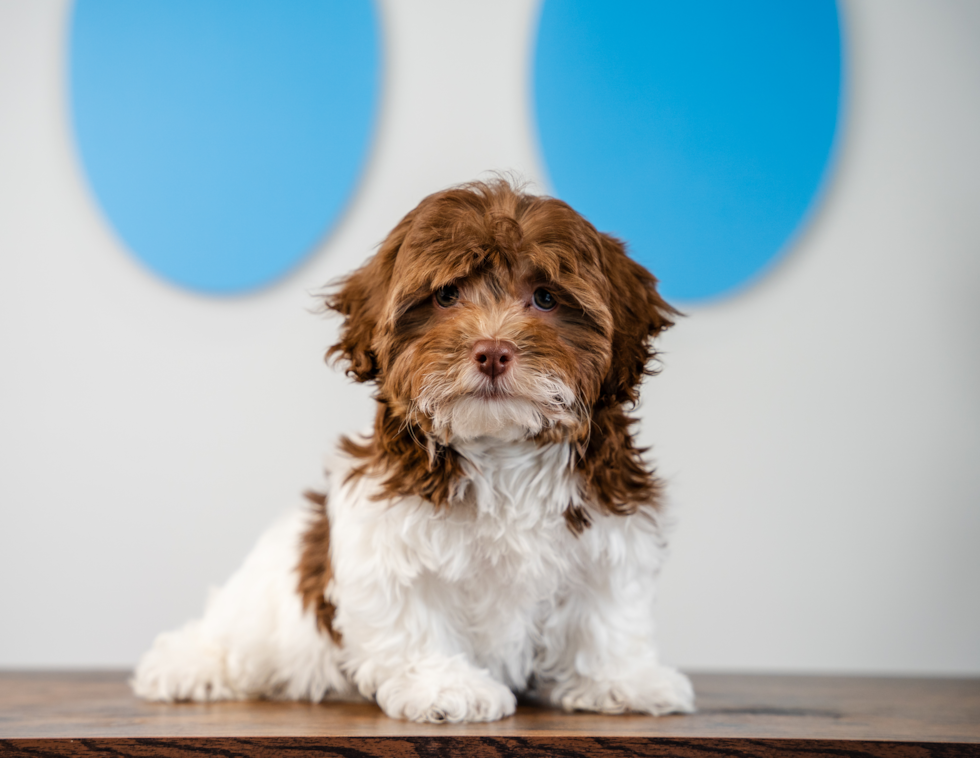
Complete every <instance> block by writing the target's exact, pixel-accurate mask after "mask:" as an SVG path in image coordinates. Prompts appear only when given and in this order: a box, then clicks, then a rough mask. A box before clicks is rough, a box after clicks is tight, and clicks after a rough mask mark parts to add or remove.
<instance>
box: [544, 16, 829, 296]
mask: <svg viewBox="0 0 980 758" xmlns="http://www.w3.org/2000/svg"><path fill="white" fill-rule="evenodd" d="M840 61H841V56H840V30H839V21H838V14H837V8H836V6H835V4H834V3H833V2H832V1H831V0H794V1H793V2H785V0H742V2H730V0H696V1H695V0H691V1H690V2H663V1H661V2H655V1H654V0H615V1H612V2H606V3H593V2H589V1H588V0H560V2H555V1H554V0H546V1H545V3H544V6H543V9H542V15H541V22H540V28H539V32H538V40H537V49H536V54H535V69H534V103H535V111H536V115H537V121H538V129H539V138H540V143H541V149H542V152H543V155H544V159H545V163H546V165H547V167H548V171H549V173H550V175H551V180H552V184H553V187H554V189H555V191H556V193H557V194H558V195H559V196H560V197H562V198H563V199H565V200H567V201H568V202H569V203H570V204H571V205H572V206H574V207H575V208H576V209H578V210H580V211H581V212H582V213H583V214H585V215H586V216H587V217H588V218H589V219H590V220H591V221H592V222H593V223H594V224H595V225H596V226H597V227H598V228H599V229H602V230H603V231H608V232H612V233H613V234H616V235H618V236H621V237H623V238H624V239H626V240H628V241H629V243H630V246H631V250H632V253H633V255H634V256H635V257H636V258H637V259H638V260H639V261H641V262H642V263H644V264H645V265H647V266H649V267H650V268H651V270H653V271H654V273H655V274H656V275H657V276H658V277H659V278H660V279H661V281H662V287H663V292H664V294H665V295H666V296H667V297H669V298H673V299H677V300H687V301H695V300H702V299H705V298H712V297H718V296H720V295H723V294H727V293H731V292H732V291H734V290H736V289H738V288H740V287H742V286H744V285H745V284H746V283H748V282H750V281H752V280H754V279H755V278H756V277H757V276H759V275H760V273H761V272H762V271H764V270H765V269H767V268H768V267H769V265H770V264H771V263H772V261H773V260H774V259H775V258H776V257H777V256H778V255H779V253H780V252H781V250H783V249H784V248H785V247H786V243H787V240H789V239H790V238H791V237H792V236H793V234H794V232H795V230H797V228H798V227H799V226H800V223H801V220H802V219H803V218H804V217H805V216H806V214H807V209H808V208H809V207H810V205H811V202H812V200H813V198H814V196H815V194H816V193H817V192H818V189H819V187H820V186H821V183H822V180H823V177H824V176H825V173H826V167H827V165H828V161H829V158H830V155H831V151H832V146H833V142H834V135H835V131H836V128H837V121H838V108H839V101H840V89H841V62H840Z"/></svg>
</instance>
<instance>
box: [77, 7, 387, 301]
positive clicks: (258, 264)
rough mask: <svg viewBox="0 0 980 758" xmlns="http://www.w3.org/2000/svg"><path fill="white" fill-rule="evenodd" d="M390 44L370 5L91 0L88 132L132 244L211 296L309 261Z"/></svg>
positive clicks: (358, 152) (111, 211)
mask: <svg viewBox="0 0 980 758" xmlns="http://www.w3.org/2000/svg"><path fill="white" fill-rule="evenodd" d="M378 40H379V34H378V25H377V21H376V19H375V13H374V6H373V4H372V3H370V2H369V1H368V0H360V1H359V2H355V1H354V0H350V1H349V2H343V3H325V2H315V1H307V2H299V1H294V2H288V3H276V2H272V1H271V0H251V1H247V0H209V2H199V1H197V0H140V1H139V2H132V0H79V1H78V3H77V4H76V5H75V9H74V12H73V14H72V18H71V26H70V40H69V44H70V49H69V65H70V69H69V81H70V98H71V113H72V118H73V124H74V130H75V136H76V140H77V144H78V149H79V152H80V155H81V159H82V164H83V166H84V169H85V172H86V174H87V176H88V179H89V182H90V184H91V187H92V190H93V191H94V194H95V195H96V197H97V198H98V201H99V204H100V205H101V207H102V209H103V211H104V212H105V214H106V215H107V216H108V218H109V219H110V221H111V223H112V225H113V226H114V228H115V229H116V231H117V232H118V234H119V236H120V237H121V238H122V239H123V241H124V242H125V244H126V245H127V247H129V249H130V250H131V251H132V252H133V253H134V254H135V255H136V256H138V257H139V258H140V259H141V260H142V261H143V262H144V263H145V264H146V265H147V266H149V267H150V268H151V269H152V270H153V271H155V272H157V273H158V274H160V275H161V276H163V277H165V278H166V279H168V280H170V281H171V282H173V283H176V284H179V285H182V286H185V287H189V288H191V289H195V290H198V291H202V292H207V293H221V294H230V293H240V292H244V291H248V290H253V289H255V288H258V287H262V286H264V285H267V284H269V283H271V282H273V281H275V280H276V279H277V278H279V277H281V276H282V275H283V274H285V273H286V272H287V271H289V270H290V269H292V268H293V267H294V266H295V265H297V263H298V262H299V261H301V260H302V259H303V258H304V257H306V256H307V255H308V254H309V253H310V252H311V251H312V250H313V248H314V246H315V245H316V243H317V242H318V241H319V240H320V239H321V238H322V236H323V235H324V234H325V233H326V231H327V229H328V228H329V227H330V226H331V224H332V223H333V222H334V221H335V220H336V219H337V217H338V215H339V214H340V212H341V211H342V209H343V207H344V206H345V204H346V201H347V198H348V197H349V196H350V194H351V191H352V189H353V187H354V184H355V181H356V179H357V177H358V175H359V173H360V169H361V166H362V164H363V163H364V159H365V156H366V153H367V149H368V145H369V140H370V137H371V133H372V125H373V121H374V114H375V110H376V101H377V99H378V89H379V68H380V67H379V41H378Z"/></svg>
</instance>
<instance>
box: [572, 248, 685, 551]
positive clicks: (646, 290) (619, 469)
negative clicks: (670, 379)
mask: <svg viewBox="0 0 980 758" xmlns="http://www.w3.org/2000/svg"><path fill="white" fill-rule="evenodd" d="M600 244H601V245H602V261H603V266H604V268H605V274H606V277H607V279H608V281H609V285H610V303H609V309H610V312H611V315H612V321H613V338H612V361H611V363H610V366H609V370H608V371H607V372H606V376H605V379H604V380H603V382H602V387H601V389H600V395H599V399H598V400H597V402H596V403H595V406H594V407H593V409H592V419H591V424H590V433H589V437H588V440H587V441H586V442H585V446H584V449H582V450H581V451H580V452H579V456H578V463H577V468H578V471H579V474H580V475H581V477H582V483H583V485H584V489H585V491H586V494H587V497H588V498H589V500H591V501H592V502H593V503H595V504H596V505H597V506H598V507H599V508H600V509H601V510H603V511H604V512H606V513H611V514H618V515H627V514H630V513H635V512H636V510H637V509H638V508H639V507H641V506H644V505H647V506H653V507H656V506H657V504H658V502H659V500H660V483H659V481H658V480H657V478H656V476H654V473H653V471H652V470H651V469H650V468H649V466H648V465H647V463H646V461H645V460H644V459H643V452H644V451H643V450H641V449H640V448H637V447H636V445H635V444H634V442H633V434H632V431H631V429H630V427H631V426H632V425H633V423H634V420H633V419H632V418H630V417H629V416H628V415H627V414H626V409H625V408H624V406H625V405H626V404H627V403H635V402H636V399H637V396H638V393H639V384H640V380H641V379H642V378H643V376H644V375H645V374H651V373H655V372H654V371H653V370H651V368H650V365H649V364H650V361H651V360H652V359H653V358H654V356H655V351H654V349H653V345H652V342H653V339H654V338H655V337H656V336H657V335H658V334H659V333H660V332H662V331H664V330H665V329H667V328H668V327H670V326H672V325H673V323H674V317H676V316H679V315H681V314H680V313H679V311H677V310H675V309H674V308H672V307H671V306H670V305H668V304H667V303H666V301H664V299H663V298H662V297H660V295H659V293H658V292H657V280H656V278H655V277H654V276H653V275H652V274H651V273H650V272H649V271H647V270H646V269H645V268H643V266H641V265H640V264H639V263H637V262H636V261H634V260H633V259H631V258H630V257H629V256H627V254H626V249H625V247H624V246H623V243H621V242H620V241H619V240H617V239H616V238H614V237H610V236H609V235H606V234H601V235H600ZM565 518H566V520H567V521H568V525H569V528H570V529H572V531H574V532H581V531H582V530H583V529H584V528H586V527H587V526H588V525H589V519H588V516H587V514H586V513H585V512H584V511H582V510H581V509H569V510H568V511H567V512H566V514H565Z"/></svg>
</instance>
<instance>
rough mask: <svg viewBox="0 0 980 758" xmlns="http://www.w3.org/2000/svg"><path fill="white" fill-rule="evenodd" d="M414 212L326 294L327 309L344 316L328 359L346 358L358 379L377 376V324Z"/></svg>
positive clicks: (365, 379) (368, 378)
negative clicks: (337, 337)
mask: <svg viewBox="0 0 980 758" xmlns="http://www.w3.org/2000/svg"><path fill="white" fill-rule="evenodd" d="M413 218H414V214H413V213H410V214H409V215H407V216H406V217H405V218H403V219H402V220H401V221H400V222H399V224H398V225H397V226H396V227H395V228H394V229H393V230H392V231H391V233H390V234H389V235H388V237H387V239H385V241H384V242H383V243H382V244H381V248H380V249H379V250H378V252H377V253H375V254H374V255H373V256H372V257H371V258H369V259H368V260H367V262H366V263H365V264H364V265H363V266H361V267H360V268H359V269H357V270H356V271H354V272H353V273H352V274H349V275H348V276H346V277H345V278H343V279H341V280H340V281H339V282H337V284H336V285H335V286H334V291H333V292H330V293H329V294H328V295H327V296H326V298H325V304H326V306H327V308H328V309H330V310H333V311H336V312H337V313H339V314H340V315H341V316H343V317H344V323H343V324H341V326H340V340H339V341H338V342H337V344H335V345H333V346H331V347H330V349H329V350H327V356H326V357H327V360H331V359H332V358H338V359H339V360H341V361H346V362H347V375H348V376H351V377H353V378H354V379H356V380H357V381H359V382H368V381H371V380H373V379H376V378H377V377H378V374H379V372H380V366H379V365H378V356H377V353H376V351H375V347H374V345H375V340H376V339H377V336H378V335H377V330H378V324H379V323H380V322H381V317H382V313H383V312H384V309H385V306H386V304H387V300H388V293H389V292H390V290H391V283H392V277H393V272H394V268H395V258H396V257H397V256H398V251H399V249H400V248H401V246H402V244H403V243H404V242H405V237H406V235H407V234H408V230H409V229H410V228H411V226H412V221H413Z"/></svg>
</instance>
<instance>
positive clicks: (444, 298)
mask: <svg viewBox="0 0 980 758" xmlns="http://www.w3.org/2000/svg"><path fill="white" fill-rule="evenodd" d="M435 297H436V302H437V303H439V305H441V306H442V307H443V308H448V307H449V306H451V305H455V304H456V301H457V300H459V287H457V286H456V285H455V284H447V285H446V286H445V287H440V288H439V289H437V290H436V295H435Z"/></svg>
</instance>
